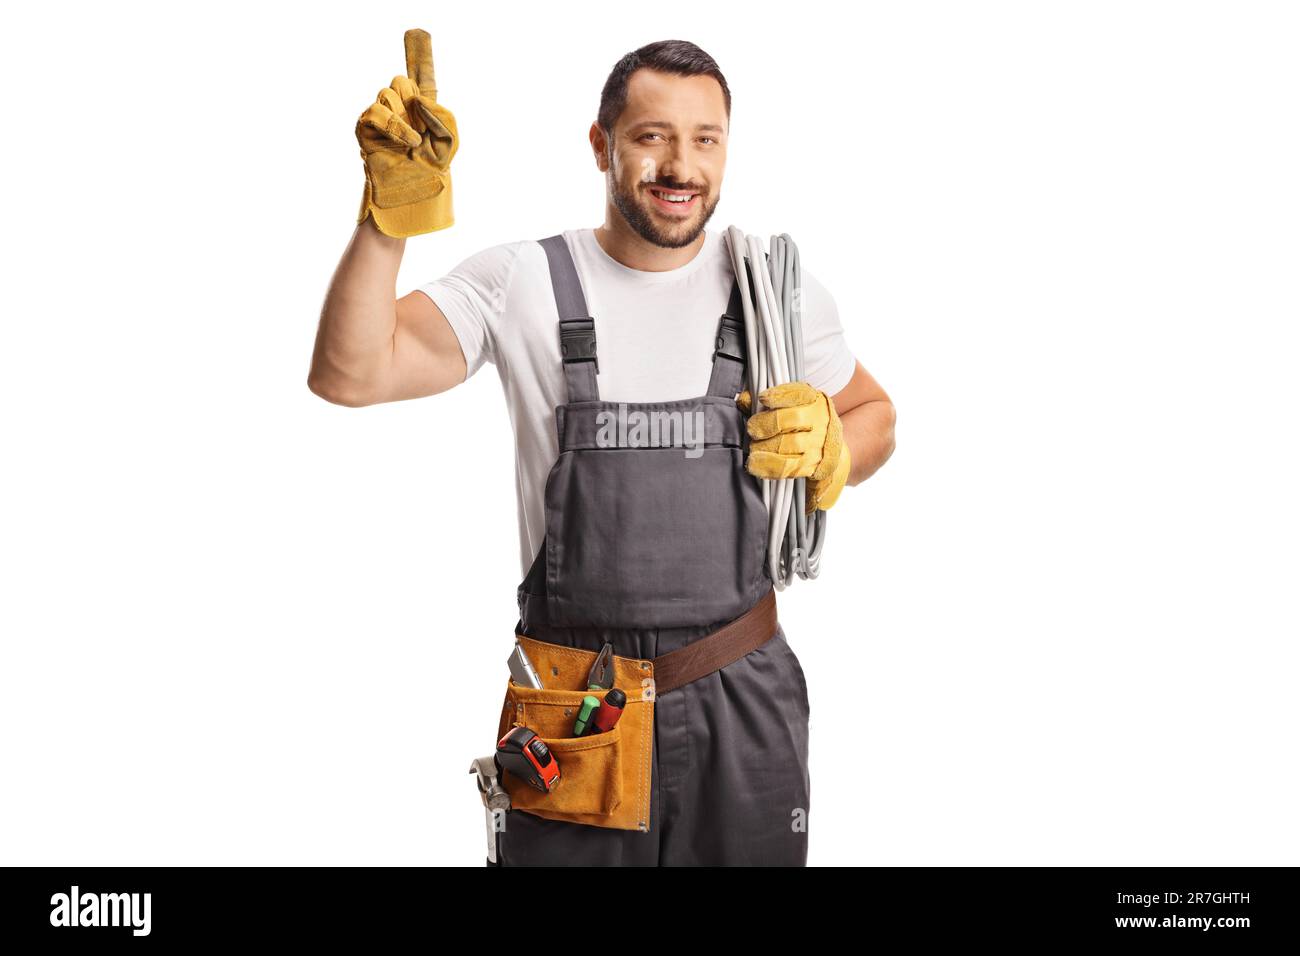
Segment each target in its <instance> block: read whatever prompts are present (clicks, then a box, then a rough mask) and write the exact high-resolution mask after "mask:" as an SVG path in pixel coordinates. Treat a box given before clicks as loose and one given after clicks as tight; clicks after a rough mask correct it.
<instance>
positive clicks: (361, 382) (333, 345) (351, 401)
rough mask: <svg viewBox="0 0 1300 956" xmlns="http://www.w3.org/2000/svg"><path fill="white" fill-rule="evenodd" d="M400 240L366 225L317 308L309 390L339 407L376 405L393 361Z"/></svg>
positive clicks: (357, 233)
mask: <svg viewBox="0 0 1300 956" xmlns="http://www.w3.org/2000/svg"><path fill="white" fill-rule="evenodd" d="M405 248H406V240H405V239H394V238H392V237H390V236H386V235H384V234H383V233H382V232H380V231H379V230H378V229H376V228H375V225H374V222H373V221H372V220H370V219H366V220H365V221H364V222H362V223H361V224H360V225H359V226H357V228H356V230H355V231H354V232H353V234H352V241H351V242H349V243H348V247H347V249H346V250H345V251H344V253H343V258H342V259H340V260H339V264H338V268H337V269H335V270H334V277H333V279H332V280H331V281H330V287H329V291H328V292H327V293H326V295H325V304H324V305H323V306H322V307H321V316H320V327H319V329H318V330H317V332H316V348H315V351H314V352H313V354H312V361H311V372H310V374H309V375H308V378H307V385H308V387H309V388H310V389H311V390H312V391H313V392H315V393H316V394H317V395H320V396H321V397H322V398H325V399H328V400H329V401H332V402H338V403H339V404H342V405H364V404H368V403H369V402H371V401H375V400H376V396H375V394H374V391H375V385H376V383H378V382H382V381H383V380H384V378H385V373H386V371H387V369H388V368H389V366H390V365H391V363H392V361H393V335H394V333H395V331H396V329H397V308H396V299H397V271H398V269H399V268H400V266H401V264H402V253H403V251H404V250H405Z"/></svg>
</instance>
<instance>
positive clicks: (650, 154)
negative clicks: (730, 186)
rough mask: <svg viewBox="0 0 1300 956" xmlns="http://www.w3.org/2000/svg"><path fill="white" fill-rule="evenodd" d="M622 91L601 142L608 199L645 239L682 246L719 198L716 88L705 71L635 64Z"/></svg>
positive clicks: (721, 117) (722, 152)
mask: <svg viewBox="0 0 1300 956" xmlns="http://www.w3.org/2000/svg"><path fill="white" fill-rule="evenodd" d="M627 92H628V97H627V107H626V108H625V109H624V110H623V114H622V115H621V116H620V117H619V118H618V121H617V122H616V123H615V126H614V134H613V138H612V140H611V141H610V142H609V144H608V147H607V148H609V150H610V152H611V153H612V156H611V157H609V158H610V160H611V161H610V163H609V167H608V169H607V170H606V174H605V175H606V181H607V188H608V191H609V196H610V199H611V200H612V201H613V203H614V205H615V207H616V208H617V209H618V211H619V212H620V213H621V214H622V215H623V218H624V219H625V220H627V223H628V225H629V226H631V227H632V229H633V230H634V231H635V232H636V233H637V234H638V235H640V236H641V237H642V238H643V239H645V240H646V241H647V242H652V243H654V244H655V245H657V246H664V247H667V248H673V249H676V248H680V247H682V246H687V245H690V244H691V243H692V242H694V241H695V239H696V238H697V237H698V236H699V234H700V233H701V232H702V231H703V230H704V226H705V224H706V223H707V222H708V221H709V218H710V217H711V216H712V215H713V210H714V209H715V208H717V205H718V200H719V199H721V198H722V196H721V189H722V173H723V170H724V168H725V167H726V164H727V105H726V101H725V100H724V99H723V96H722V87H721V86H719V85H718V81H717V80H715V79H714V78H713V77H711V76H674V75H671V74H667V73H660V72H658V71H657V70H648V69H641V70H637V71H636V72H635V73H633V74H632V76H631V78H630V79H629V80H628V91H627Z"/></svg>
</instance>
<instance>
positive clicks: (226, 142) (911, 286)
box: [0, 2, 1300, 865]
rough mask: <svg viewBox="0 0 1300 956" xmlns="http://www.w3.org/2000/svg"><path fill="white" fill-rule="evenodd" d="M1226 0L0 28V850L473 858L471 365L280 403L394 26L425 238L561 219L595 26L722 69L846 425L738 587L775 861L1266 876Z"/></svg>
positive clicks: (16, 21) (1268, 29)
mask: <svg viewBox="0 0 1300 956" xmlns="http://www.w3.org/2000/svg"><path fill="white" fill-rule="evenodd" d="M1293 11H1294V7H1290V8H1288V5H1286V4H1265V3H1249V4H1241V3H1226V2H1224V3H1213V4H1211V3H1097V2H1091V3H1072V4H1062V3H1050V4H1049V3H981V4H969V3H909V4H901V3H900V4H887V5H882V4H856V5H845V4H843V3H812V2H801V3H799V4H794V5H791V4H788V3H777V4H767V3H757V2H751V3H749V4H746V5H745V6H744V8H743V12H744V14H745V15H744V17H743V18H742V17H741V15H740V14H741V12H742V8H740V7H737V6H736V5H727V6H726V7H723V6H722V5H720V4H719V5H716V6H715V5H705V4H695V5H689V6H686V7H682V6H680V5H679V6H678V7H675V8H650V7H646V6H644V5H641V6H638V5H634V4H633V5H619V4H609V3H586V4H573V3H566V4H564V5H563V6H562V8H561V7H557V6H555V5H548V4H535V3H520V4H508V3H491V4H482V3H468V2H462V3H455V4H447V3H440V4H434V3H419V4H416V3H387V4H383V5H381V6H379V7H374V6H371V7H368V8H364V9H363V7H361V6H358V5H357V4H347V5H340V6H338V7H328V6H325V5H321V4H298V5H293V6H290V5H287V4H269V3H259V4H247V5H237V4H224V5H221V6H210V7H204V8H203V14H202V15H200V14H199V13H197V12H193V11H192V10H186V9H185V8H184V7H183V6H182V5H177V4H166V5H164V4H157V5H149V6H145V5H143V4H127V5H91V4H74V5H71V6H69V5H66V4H65V5H60V6H54V7H42V8H39V11H38V10H37V8H35V7H33V6H32V5H25V6H18V7H11V8H8V9H7V11H6V13H5V14H4V18H5V23H4V29H3V30H2V31H0V34H2V35H3V40H0V44H3V49H2V50H0V53H2V54H3V55H0V74H2V80H3V82H0V90H3V93H2V94H0V95H3V97H4V100H5V116H6V117H7V121H6V123H5V131H4V134H3V135H4V139H5V144H4V145H5V148H4V149H3V159H0V162H3V163H4V170H3V173H4V183H5V186H6V188H5V190H4V194H5V202H4V219H5V228H4V232H3V239H0V242H3V244H4V249H3V252H4V260H3V261H4V266H3V273H4V279H3V282H4V286H3V290H4V294H3V308H4V338H3V342H4V347H3V352H2V355H0V363H2V365H0V389H2V390H3V408H4V411H3V436H4V446H3V450H4V470H3V477H2V478H0V480H3V483H4V487H3V499H2V501H3V504H2V507H3V515H2V520H3V525H2V528H0V534H2V536H3V568H2V577H0V588H2V589H3V611H2V613H3V620H2V621H0V626H2V628H3V657H2V659H0V774H3V785H2V787H0V862H3V863H6V864H50V865H55V864H57V865H73V864H75V865H90V864H127V865H130V864H236V863H284V864H289V863H308V864H326V863H381V864H397V863H402V864H429V863H447V864H467V865H479V864H481V862H482V858H483V851H484V847H483V843H484V837H483V822H482V813H481V809H480V807H479V804H478V801H477V796H476V795H475V792H474V787H473V783H472V781H471V778H470V777H469V775H468V773H467V769H468V766H469V762H470V759H471V758H472V757H474V756H477V755H479V754H482V753H487V752H489V750H490V747H491V744H492V737H493V734H494V731H495V729H496V720H497V713H498V708H499V705H500V701H501V694H502V692H503V690H504V685H505V680H506V669H505V664H504V659H505V656H506V653H507V651H508V650H509V648H510V642H511V633H512V627H513V625H514V623H515V616H516V615H515V606H514V601H513V599H514V587H515V584H516V583H517V578H518V576H519V575H518V567H517V553H516V531H515V504H514V477H513V462H512V447H511V436H510V430H509V425H508V422H507V418H506V413H505V407H504V403H503V400H502V398H501V395H500V386H499V382H498V380H497V378H496V374H495V371H494V370H493V369H491V368H485V369H484V370H483V371H482V372H481V373H480V374H479V375H477V376H475V377H474V378H473V379H472V380H471V381H470V382H469V383H468V384H467V385H465V386H464V387H461V388H457V389H454V390H452V391H451V392H449V393H447V394H444V395H441V396H437V397H435V398H432V399H426V400H423V401H417V402H408V403H402V404H396V405H390V406H384V407H375V408H368V409H362V410H350V409H343V408H339V407H335V406H331V405H328V404H326V403H325V402H322V401H321V400H319V399H317V398H315V397H314V396H313V395H311V394H310V393H309V392H308V390H307V388H306V384H305V383H306V374H307V366H308V361H309V357H310V352H311V346H312V340H313V335H314V331H315V324H316V320H317V315H318V312H319V308H320V305H321V302H322V299H323V296H324V293H325V290H326V287H327V284H328V282H329V279H330V276H331V274H332V271H333V269H334V266H335V264H336V262H337V261H338V257H339V256H340V254H341V253H342V251H343V249H344V247H345V245H346V243H347V241H348V238H349V236H350V234H351V232H352V228H353V225H354V221H355V214H356V210H357V205H358V201H359V199H360V194H361V183H362V167H361V161H360V158H359V156H358V147H357V144H356V141H355V138H354V135H353V125H354V123H355V121H356V118H357V116H358V115H359V114H360V112H361V111H362V110H363V109H364V108H365V107H366V105H367V104H369V103H370V102H372V101H373V99H374V97H375V95H376V93H377V92H378V90H379V89H380V88H381V87H382V86H385V85H386V84H387V83H388V82H389V81H390V80H391V78H392V77H393V76H394V75H395V74H399V73H403V72H404V60H403V51H402V34H403V31H404V30H406V29H408V28H410V27H413V26H421V27H424V28H426V29H428V30H429V31H430V32H431V33H432V34H433V43H434V56H435V62H436V65H437V70H438V86H439V91H440V99H441V100H442V101H443V102H444V103H445V105H447V106H448V107H449V108H451V109H452V110H453V112H454V113H455V115H456V117H457V119H458V121H459V124H460V131H461V135H462V143H461V147H460V152H459V154H458V155H457V157H456V160H455V163H454V166H453V170H454V182H455V204H456V213H457V219H458V223H457V225H456V226H455V227H454V228H453V229H451V230H448V231H444V232H439V233H435V234H432V235H428V236H423V237H419V238H416V239H412V240H409V241H408V243H407V253H406V259H405V262H404V264H403V268H402V273H401V277H400V279H399V283H398V290H397V291H398V292H399V294H404V293H406V292H408V291H410V290H411V289H412V288H414V287H415V286H416V285H418V284H420V283H422V282H425V281H428V280H430V279H432V278H436V277H437V276H439V275H441V274H442V273H443V272H445V271H446V270H448V269H449V268H450V267H451V266H452V265H454V264H455V263H456V262H459V261H460V260H461V259H462V258H464V257H465V256H467V255H469V254H471V253H473V252H476V251H478V250H479V249H482V248H484V247H486V246H488V245H491V244H494V243H497V242H505V241H510V240H515V239H520V238H534V237H541V236H545V235H549V234H551V233H554V232H557V231H559V230H561V229H564V228H575V227H579V226H591V225H596V224H598V223H599V222H600V221H601V219H602V215H603V205H602V202H603V200H602V197H603V182H602V179H601V177H600V175H599V174H598V173H597V172H596V171H595V169H594V164H593V161H592V160H591V157H590V155H589V151H588V146H587V143H586V135H587V127H588V125H589V123H590V122H591V120H592V119H593V118H594V115H595V111H596V106H597V102H598V97H599V92H600V88H601V85H602V84H603V82H604V79H605V76H606V74H607V72H608V70H609V69H610V67H611V66H612V65H613V64H614V62H615V61H616V60H617V59H618V58H619V56H621V55H622V54H623V53H624V52H626V51H628V50H631V49H633V48H635V47H637V46H639V45H641V44H643V43H647V42H650V41H652V40H657V39H665V38H670V37H681V38H687V39H691V40H693V41H695V42H697V43H699V44H700V45H701V46H703V47H704V48H705V49H706V50H708V51H709V52H710V53H712V54H713V55H714V56H715V57H716V58H717V60H718V61H719V63H720V64H721V66H722V68H723V70H724V72H725V73H726V75H727V78H728V80H729V82H730V84H731V88H732V91H733V95H734V110H733V114H732V122H733V128H732V136H731V146H730V152H729V164H728V169H727V177H726V180H725V184H724V186H723V189H722V192H723V195H724V196H725V198H724V200H723V202H722V203H721V205H720V206H719V207H718V211H717V214H716V215H715V217H714V219H713V221H712V222H711V223H710V228H717V229H722V228H725V226H726V225H728V224H730V223H735V224H737V225H740V226H741V227H742V228H744V229H745V230H746V231H748V232H754V233H760V234H767V233H770V232H780V231H788V232H790V233H791V234H792V235H793V236H794V237H795V239H796V240H797V241H798V243H799V245H800V249H801V252H802V255H803V260H804V262H805V264H807V265H808V267H809V268H810V269H813V270H814V271H815V272H816V274H817V276H818V277H819V278H820V279H821V280H822V281H823V282H824V283H825V284H826V285H827V287H828V288H829V289H830V291H831V292H832V294H833V295H834V296H835V298H836V300H837V302H838V304H839V308H840V311H841V315H842V319H843V322H844V324H845V327H846V330H847V336H848V339H849V343H850V346H851V347H852V348H853V349H854V351H855V353H856V354H857V355H858V356H859V358H860V359H861V360H862V362H863V364H864V365H865V366H866V367H867V368H868V369H869V370H870V371H872V372H873V373H874V374H875V375H876V376H877V377H878V378H879V380H880V381H881V383H882V384H883V385H884V386H885V388H886V389H887V390H888V391H889V392H890V394H891V396H892V397H893V399H894V400H895V402H896V405H897V408H898V450H897V452H896V454H895V456H894V459H893V460H892V461H890V462H889V464H888V465H887V466H886V468H885V469H884V470H883V471H882V472H881V473H880V474H879V475H877V476H876V477H874V478H872V479H871V480H870V481H869V482H867V483H866V484H864V485H862V486H859V487H858V488H856V489H850V490H849V491H848V492H846V493H845V495H844V497H843V498H842V499H841V501H840V503H839V504H838V505H837V507H836V508H835V509H834V511H833V512H832V515H831V521H830V525H831V527H830V532H831V538H830V542H829V544H828V546H827V553H826V556H825V571H824V573H823V575H822V577H821V579H820V580H818V581H816V582H811V583H810V582H799V583H797V584H796V585H795V586H794V587H793V588H792V589H791V590H790V591H787V592H786V593H784V594H783V595H782V596H781V616H782V620H783V622H784V623H785V626H786V630H787V632H788V633H789V636H790V641H791V644H792V646H794V648H795V649H796V651H797V653H798V654H799V656H800V658H801V660H802V662H803V666H804V669H805V671H806V673H807V676H808V682H809V686H810V691H811V699H812V749H813V753H812V769H811V773H812V805H811V808H810V810H811V817H810V838H811V850H810V863H815V864H837V863H865V864H919V865H930V864H1108V865H1127V864H1175V865H1190V864H1207V865H1216V864H1243V865H1250V864H1292V865H1294V864H1296V863H1298V862H1300V854H1298V852H1297V851H1298V850H1300V829H1298V826H1297V815H1296V813H1295V808H1296V806H1297V804H1298V803H1300V774H1298V772H1297V766H1296V728H1297V714H1296V694H1295V688H1296V682H1297V663H1298V661H1297V656H1298V655H1297V650H1296V638H1297V615H1296V582H1297V544H1296V542H1297V534H1296V532H1297V506H1296V495H1295V489H1296V486H1297V479H1298V477H1300V476H1298V475H1297V470H1298V469H1297V457H1296V428H1295V423H1294V416H1295V412H1296V410H1297V407H1298V405H1297V398H1298V397H1300V396H1297V385H1296V378H1295V373H1294V369H1295V363H1296V344H1297V343H1296V331H1295V330H1296V320H1297V318H1298V317H1300V315H1298V313H1300V308H1298V306H1300V288H1298V283H1297V262H1298V260H1297V253H1298V252H1300V249H1298V248H1297V247H1298V246H1300V232H1298V229H1297V223H1298V222H1300V187H1298V185H1297V175H1296V171H1297V169H1300V134H1298V132H1297V123H1296V117H1297V111H1296V106H1297V103H1296V99H1297V97H1296V93H1297V90H1300V60H1298V59H1297V57H1296V49H1297V41H1298V40H1300V30H1297V25H1298V24H1297V20H1296V15H1295V13H1294V12H1293Z"/></svg>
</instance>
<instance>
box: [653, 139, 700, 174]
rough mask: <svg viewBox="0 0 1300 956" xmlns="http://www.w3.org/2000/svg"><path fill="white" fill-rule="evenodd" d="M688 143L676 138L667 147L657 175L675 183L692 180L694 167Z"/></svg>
mask: <svg viewBox="0 0 1300 956" xmlns="http://www.w3.org/2000/svg"><path fill="white" fill-rule="evenodd" d="M687 147H688V144H687V143H684V142H682V141H681V140H677V141H676V142H674V143H673V144H672V146H670V147H669V149H668V152H667V154H666V155H665V156H664V158H663V161H662V162H661V164H660V166H659V177H660V178H661V179H668V180H671V181H672V182H675V183H689V182H693V181H694V180H693V177H694V175H695V169H694V167H693V166H692V165H691V160H690V153H689V152H688V151H687Z"/></svg>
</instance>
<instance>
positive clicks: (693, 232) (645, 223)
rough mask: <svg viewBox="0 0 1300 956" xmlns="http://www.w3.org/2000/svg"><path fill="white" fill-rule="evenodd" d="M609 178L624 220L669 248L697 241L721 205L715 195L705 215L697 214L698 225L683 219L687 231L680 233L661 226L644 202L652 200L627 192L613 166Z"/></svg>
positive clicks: (637, 232)
mask: <svg viewBox="0 0 1300 956" xmlns="http://www.w3.org/2000/svg"><path fill="white" fill-rule="evenodd" d="M609 178H610V185H611V194H612V195H613V197H614V206H615V207H616V208H617V209H618V211H619V212H620V213H622V214H623V219H624V221H625V222H627V224H628V225H629V226H631V227H632V229H633V231H634V232H635V233H636V234H637V235H638V236H640V237H641V238H642V239H644V240H645V241H646V242H649V243H653V244H654V245H656V246H661V247H663V248H665V249H680V248H681V247H682V246H689V245H690V244H691V243H692V242H694V241H695V240H696V238H698V237H699V235H700V233H702V232H703V231H704V227H705V226H706V225H708V222H709V219H710V218H712V216H713V211H714V210H715V209H717V208H718V199H720V198H721V197H717V198H715V199H714V200H713V202H712V203H710V204H709V205H707V206H705V207H704V212H703V214H702V215H699V216H697V217H696V219H697V222H696V224H695V225H694V226H691V225H689V224H688V222H683V223H681V224H680V225H679V226H678V228H682V227H685V229H684V231H682V232H680V233H678V232H673V233H668V232H665V231H664V230H663V229H662V228H660V226H659V225H658V223H656V222H655V220H654V219H653V218H651V215H650V211H649V210H648V209H646V208H645V206H643V205H642V203H643V202H649V200H648V199H642V198H640V197H638V196H637V195H636V194H635V193H630V192H626V191H625V190H624V189H623V186H622V183H620V182H619V181H618V179H617V178H616V177H615V176H614V172H613V168H612V167H611V169H610V173H609ZM643 185H645V186H647V187H649V186H650V185H652V184H650V183H645V184H643ZM653 185H662V186H664V188H671V187H669V186H668V184H667V183H655V184H653ZM679 188H680V187H679ZM704 198H705V197H704V194H703V192H701V194H700V202H701V203H703V202H704Z"/></svg>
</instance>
